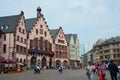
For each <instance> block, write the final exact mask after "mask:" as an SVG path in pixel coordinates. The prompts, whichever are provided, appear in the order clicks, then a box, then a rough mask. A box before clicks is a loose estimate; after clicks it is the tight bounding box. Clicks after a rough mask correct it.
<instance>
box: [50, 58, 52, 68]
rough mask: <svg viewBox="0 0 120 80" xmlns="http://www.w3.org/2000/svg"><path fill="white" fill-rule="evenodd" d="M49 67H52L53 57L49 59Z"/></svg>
mask: <svg viewBox="0 0 120 80" xmlns="http://www.w3.org/2000/svg"><path fill="white" fill-rule="evenodd" d="M49 67H50V68H52V58H51V57H50V59H49Z"/></svg>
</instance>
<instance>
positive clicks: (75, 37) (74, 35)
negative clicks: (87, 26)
mask: <svg viewBox="0 0 120 80" xmlns="http://www.w3.org/2000/svg"><path fill="white" fill-rule="evenodd" d="M73 38H74V41H75V43H76V39H77V34H73Z"/></svg>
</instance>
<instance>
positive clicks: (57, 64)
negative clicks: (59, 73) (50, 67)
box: [56, 60, 61, 68]
mask: <svg viewBox="0 0 120 80" xmlns="http://www.w3.org/2000/svg"><path fill="white" fill-rule="evenodd" d="M60 64H61V62H60V60H56V68H58V67H59V65H60Z"/></svg>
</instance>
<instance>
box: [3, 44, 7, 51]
mask: <svg viewBox="0 0 120 80" xmlns="http://www.w3.org/2000/svg"><path fill="white" fill-rule="evenodd" d="M3 52H4V53H6V44H4V45H3Z"/></svg>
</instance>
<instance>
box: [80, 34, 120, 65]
mask: <svg viewBox="0 0 120 80" xmlns="http://www.w3.org/2000/svg"><path fill="white" fill-rule="evenodd" d="M88 54H89V55H88ZM82 60H83V62H84V63H83V64H85V66H86V61H89V60H90V61H92V62H93V63H100V62H102V63H106V64H107V63H108V62H110V60H113V61H115V62H116V63H117V64H118V65H120V37H119V36H117V37H112V38H110V39H107V40H103V39H99V40H98V41H97V42H96V43H95V44H94V45H93V48H92V49H91V50H90V51H88V52H87V53H85V54H84V55H83V57H82Z"/></svg>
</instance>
